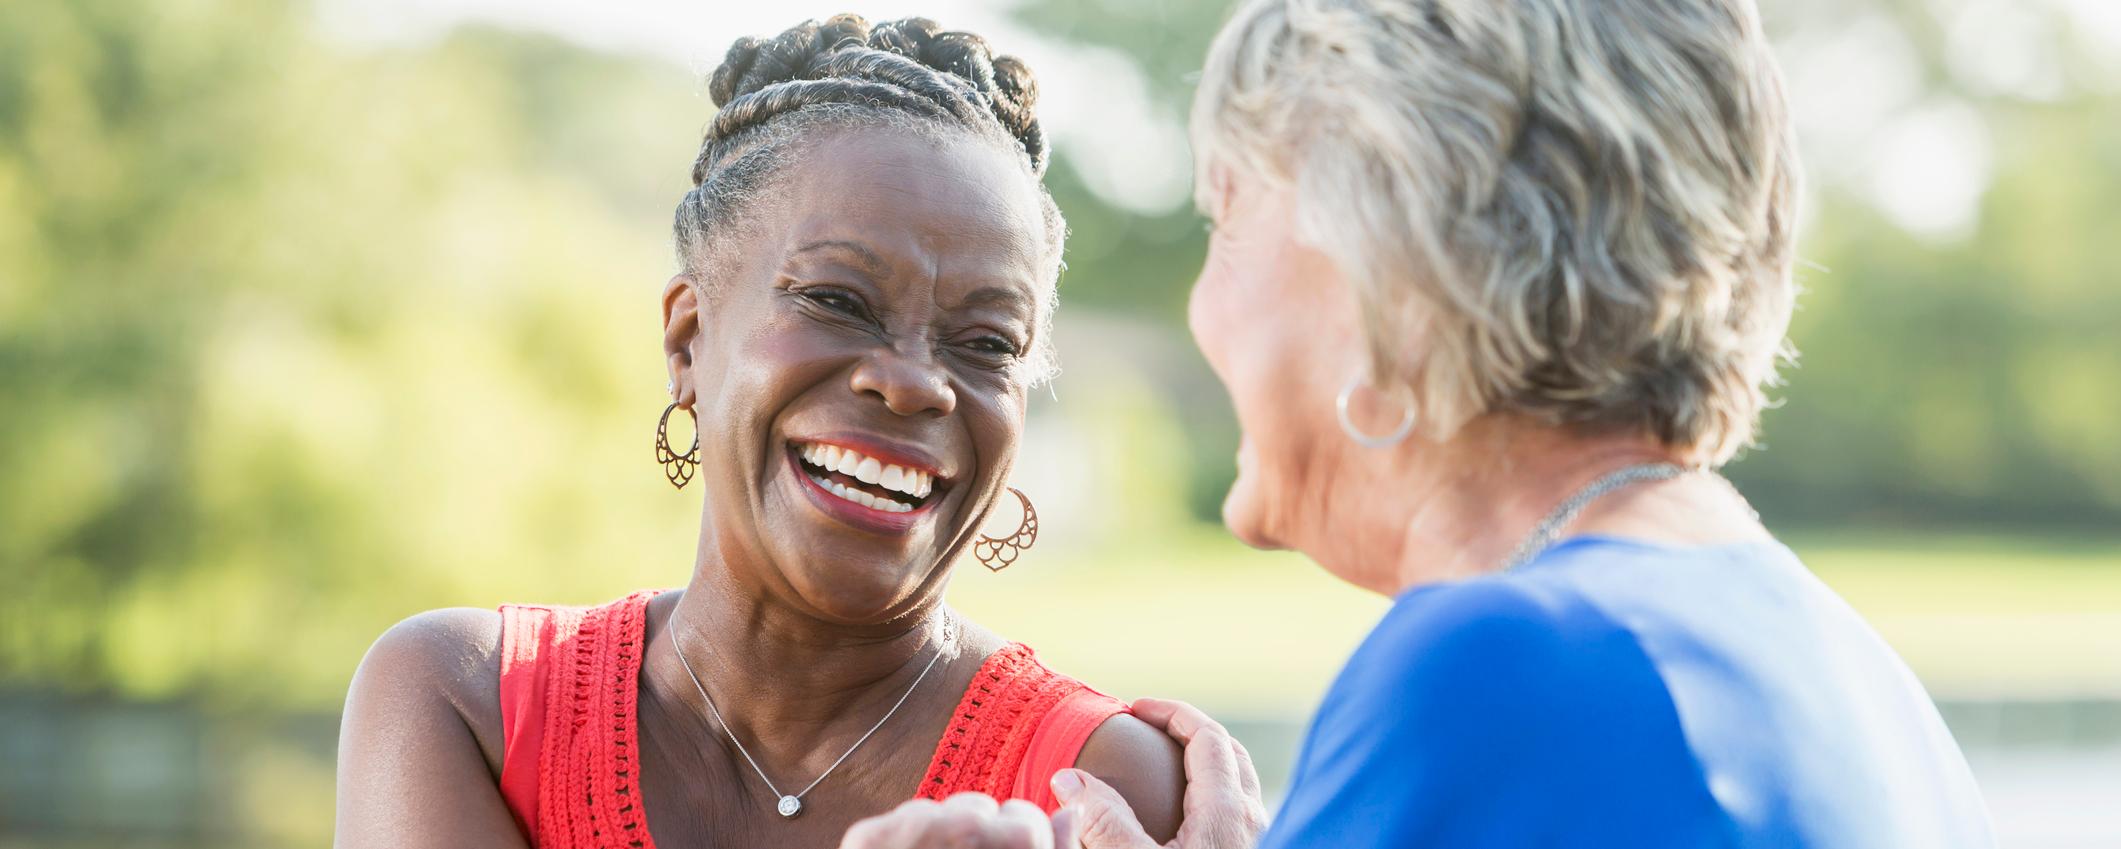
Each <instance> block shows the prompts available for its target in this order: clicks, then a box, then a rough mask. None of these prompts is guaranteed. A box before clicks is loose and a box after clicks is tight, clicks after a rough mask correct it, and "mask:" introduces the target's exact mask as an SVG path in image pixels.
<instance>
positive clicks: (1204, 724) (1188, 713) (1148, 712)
mask: <svg viewBox="0 0 2121 849" xmlns="http://www.w3.org/2000/svg"><path fill="white" fill-rule="evenodd" d="M1128 709H1129V710H1130V711H1131V712H1132V713H1133V714H1134V716H1135V718H1137V719H1140V720H1141V721H1143V722H1146V723H1149V724H1150V725H1154V726H1156V727H1157V728H1160V729H1163V732H1164V733H1165V734H1169V735H1171V736H1172V737H1174V738H1177V740H1178V742H1180V743H1191V742H1193V738H1194V737H1195V736H1196V735H1198V734H1200V733H1201V732H1202V731H1204V730H1207V729H1211V728H1212V729H1214V730H1216V731H1221V732H1223V733H1224V734H1228V733H1229V731H1228V730H1227V729H1225V728H1223V725H1222V723H1220V722H1216V721H1215V718H1214V717H1211V716H1209V715H1207V714H1206V713H1203V712H1202V711H1201V709H1200V708H1197V707H1194V706H1192V705H1189V704H1186V703H1185V702H1180V701H1172V700H1170V699H1135V700H1134V703H1133V704H1131V705H1128Z"/></svg>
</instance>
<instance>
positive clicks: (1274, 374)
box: [1187, 180, 1391, 562]
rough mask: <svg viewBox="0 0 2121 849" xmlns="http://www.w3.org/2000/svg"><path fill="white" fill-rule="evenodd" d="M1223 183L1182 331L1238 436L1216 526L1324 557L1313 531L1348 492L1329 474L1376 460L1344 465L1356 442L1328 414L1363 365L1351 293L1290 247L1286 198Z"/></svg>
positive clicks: (1325, 262)
mask: <svg viewBox="0 0 2121 849" xmlns="http://www.w3.org/2000/svg"><path fill="white" fill-rule="evenodd" d="M1222 185H1223V186H1224V188H1223V189H1222V190H1221V191H1219V192H1218V193H1216V194H1217V196H1216V198H1215V199H1214V201H1213V202H1212V203H1211V204H1210V206H1211V208H1210V209H1208V210H1207V212H1208V214H1209V216H1210V217H1211V218H1212V219H1213V221H1214V232H1213V235H1212V236H1211V237H1210V239H1209V240H1208V256H1207V259H1206V261H1205V262H1204V263H1203V264H1202V266H1201V272H1200V277H1199V279H1197V280H1195V281H1194V284H1193V292H1192V295H1191V297H1190V299H1189V301H1188V304H1187V323H1188V324H1189V325H1190V327H1191V329H1192V331H1193V338H1194V342H1195V343H1196V344H1198V345H1199V346H1200V350H1201V353H1202V354H1203V355H1204V356H1205V357H1206V358H1207V360H1208V365H1209V367H1210V368H1212V369H1214V371H1215V375H1216V377H1218V378H1220V379H1221V380H1222V383H1223V386H1224V388H1226V389H1228V390H1229V392H1230V400H1231V403H1232V406H1233V407H1235V408H1236V412H1237V421H1238V426H1239V427H1240V428H1241V429H1242V431H1243V434H1244V436H1243V441H1242V442H1241V443H1240V444H1239V448H1238V455H1237V480H1236V481H1235V482H1234V483H1232V484H1231V487H1230V493H1229V495H1228V496H1227V497H1226V498H1225V499H1224V501H1223V523H1224V524H1225V525H1227V526H1229V528H1230V532H1231V533H1233V534H1235V535H1237V537H1238V539H1241V540H1244V541H1245V542H1246V543H1247V544H1250V545H1253V546H1256V547H1261V548H1296V549H1301V550H1303V551H1305V552H1307V553H1311V554H1313V555H1314V557H1316V556H1320V555H1321V554H1323V553H1324V551H1325V549H1324V547H1323V542H1324V541H1323V540H1320V539H1316V538H1313V537H1314V536H1315V535H1314V534H1312V533H1311V532H1312V531H1316V530H1318V529H1321V528H1323V527H1325V523H1324V522H1323V517H1324V516H1325V514H1326V513H1327V511H1328V510H1329V509H1330V508H1331V505H1330V504H1329V500H1330V498H1331V496H1332V494H1333V493H1334V492H1335V491H1336V487H1337V486H1340V485H1342V484H1345V483H1347V481H1345V480H1342V481H1336V477H1337V476H1341V475H1344V474H1346V473H1348V472H1349V471H1350V470H1352V469H1359V468H1362V467H1363V466H1362V464H1364V463H1371V462H1374V458H1361V457H1351V456H1350V453H1351V447H1352V445H1353V443H1351V442H1350V441H1349V440H1348V439H1347V437H1346V436H1345V435H1343V434H1342V433H1341V432H1340V431H1339V429H1338V426H1337V425H1336V424H1335V419H1334V412H1333V404H1334V396H1335V393H1337V392H1338V391H1339V389H1340V387H1341V386H1342V385H1343V384H1345V383H1346V382H1347V380H1348V378H1349V376H1350V375H1351V374H1354V373H1355V370H1356V368H1357V367H1358V363H1359V362H1360V361H1361V360H1360V354H1359V351H1358V344H1359V340H1360V339H1361V338H1362V328H1361V326H1360V323H1359V322H1358V321H1357V315H1358V313H1357V306H1356V302H1355V298H1354V294H1353V290H1352V289H1351V288H1350V287H1349V286H1348V284H1347V282H1346V280H1345V279H1344V278H1343V276H1342V275H1341V273H1340V271H1339V270H1338V269H1337V268H1336V267H1335V266H1334V265H1333V263H1332V261H1331V260H1330V259H1328V258H1327V257H1326V256H1325V255H1324V254H1322V253H1320V252H1319V251H1318V250H1316V249H1314V248H1311V247H1309V246H1307V245H1304V244H1303V243H1301V242H1299V241H1298V240H1297V239H1296V237H1295V232H1296V224H1295V221H1294V218H1293V214H1292V211H1293V210H1294V209H1295V205H1296V204H1295V198H1294V196H1293V195H1292V194H1290V193H1289V191H1288V190H1287V189H1282V188H1276V187H1272V186H1270V185H1268V184H1266V183H1264V182H1256V181H1255V182H1245V183H1241V184H1240V183H1231V182H1229V181H1227V180H1225V181H1223V183H1222ZM1361 412H1365V411H1358V414H1360V413H1361ZM1365 424H1366V426H1370V427H1372V428H1373V429H1374V430H1376V431H1378V432H1384V431H1387V430H1389V429H1390V427H1391V425H1390V424H1389V423H1387V424H1384V425H1381V426H1378V425H1368V422H1367V420H1366V419H1365ZM1322 562H1323V561H1322Z"/></svg>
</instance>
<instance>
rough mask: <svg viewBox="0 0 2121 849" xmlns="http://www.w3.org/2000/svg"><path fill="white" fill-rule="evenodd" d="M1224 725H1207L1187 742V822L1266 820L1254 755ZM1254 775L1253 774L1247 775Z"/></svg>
mask: <svg viewBox="0 0 2121 849" xmlns="http://www.w3.org/2000/svg"><path fill="white" fill-rule="evenodd" d="M1241 751H1242V748H1241V747H1240V746H1239V745H1238V744H1237V740H1236V739H1235V738H1233V737H1231V736H1230V735H1229V734H1228V733H1226V732H1224V731H1222V730H1221V729H1203V730H1202V731H1201V732H1200V733H1199V734H1197V735H1195V736H1194V738H1193V742H1191V743H1187V744H1186V755H1185V757H1186V796H1185V800H1184V802H1183V803H1182V807H1181V809H1182V810H1183V811H1184V813H1185V818H1186V821H1187V822H1207V823H1231V824H1243V823H1251V822H1256V821H1263V820H1264V818H1265V806H1264V804H1263V803H1261V801H1260V798H1259V790H1258V789H1257V787H1258V783H1259V777H1258V774H1257V773H1256V772H1254V771H1253V769H1252V767H1251V763H1250V761H1251V758H1250V757H1249V756H1246V755H1241V754H1240V752H1241ZM1247 775H1250V776H1251V778H1250V779H1249V781H1248V779H1247V778H1246V776H1247Z"/></svg>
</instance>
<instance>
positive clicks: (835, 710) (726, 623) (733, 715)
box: [644, 532, 964, 793]
mask: <svg viewBox="0 0 2121 849" xmlns="http://www.w3.org/2000/svg"><path fill="white" fill-rule="evenodd" d="M713 540H714V535H713V534H712V533H711V532H710V533H706V534H703V535H702V540H701V547H700V553H699V556H698V560H697V562H696V565H695V567H694V569H693V576H692V580H691V581H690V582H689V583H688V584H687V585H686V588H685V592H684V594H683V595H682V596H681V597H680V598H678V599H677V602H676V604H675V605H674V606H673V607H672V608H671V610H670V614H669V616H668V617H667V619H665V620H664V622H663V623H662V624H663V627H662V628H661V629H660V632H656V631H651V638H652V640H653V642H652V644H651V645H650V646H649V647H648V656H647V663H648V667H647V668H646V669H644V674H646V675H650V676H651V680H650V682H649V686H650V687H651V688H652V689H653V690H654V693H655V697H656V698H657V699H658V700H659V701H664V702H666V703H668V704H672V705H675V706H678V709H679V710H682V711H684V712H687V713H691V714H693V715H696V716H698V717H700V718H701V719H702V720H703V722H705V723H713V719H712V716H711V714H712V713H719V714H720V716H721V720H722V722H721V724H725V725H726V727H727V730H728V731H729V732H731V733H734V734H735V735H737V736H738V737H739V738H740V739H741V740H742V741H743V745H744V746H745V747H746V748H748V749H749V750H750V752H751V754H752V755H753V756H755V757H757V758H758V759H759V760H760V762H761V763H762V764H764V765H766V768H767V769H769V770H771V771H777V772H778V773H779V774H775V775H774V776H773V778H774V780H775V781H777V782H781V783H783V784H787V783H794V784H795V786H794V787H783V788H782V790H783V791H784V792H790V793H792V792H795V791H796V790H798V789H801V787H802V784H803V783H807V782H808V781H809V779H811V778H814V777H816V775H817V773H818V772H819V771H820V770H822V769H823V768H824V766H825V765H826V764H829V763H830V762H831V761H832V760H833V759H834V758H837V757H838V756H839V755H840V754H841V752H843V751H845V749H846V747H847V746H848V745H851V744H852V743H853V742H854V740H855V739H857V738H858V737H859V735H861V734H862V733H863V732H865V731H867V730H868V729H869V727H870V726H871V725H874V724H875V723H876V722H877V720H879V719H882V718H883V717H884V716H885V714H886V713H887V712H889V711H891V710H892V707H893V705H894V704H896V703H898V702H899V699H900V697H901V696H904V695H906V694H907V692H908V689H909V688H910V687H911V686H912V685H913V684H914V682H915V680H916V679H919V680H920V683H921V687H920V690H921V692H914V693H913V694H912V696H911V697H910V698H908V699H907V702H906V705H907V706H906V707H905V708H904V709H902V711H901V712H902V713H903V712H905V711H908V710H913V709H914V707H915V706H916V704H917V703H926V702H929V701H933V700H934V699H937V698H948V699H951V700H954V699H955V698H956V696H957V695H958V693H956V692H954V691H951V690H950V688H949V687H948V686H947V685H946V684H944V683H943V682H945V681H947V680H949V679H950V678H951V677H952V676H951V675H949V674H946V673H948V672H949V668H950V667H951V665H952V663H951V661H952V660H953V659H954V658H957V657H960V656H962V655H963V652H962V646H963V642H964V641H963V640H962V639H951V631H952V630H953V629H955V628H956V627H957V626H956V623H955V620H956V616H955V614H952V613H950V612H949V611H948V610H947V609H945V608H944V607H943V606H942V605H941V603H940V592H936V593H934V594H933V595H932V597H931V598H929V599H927V600H925V601H923V602H921V603H919V604H918V605H916V606H915V607H914V608H912V609H911V610H909V611H907V612H906V613H905V614H903V615H900V616H896V617H894V618H893V619H892V620H891V621H889V622H885V623H879V624H845V623H836V622H831V621H827V620H825V619H822V618H819V617H817V616H815V615H812V614H810V613H807V612H805V611H802V610H799V609H796V608H795V607H794V606H792V605H790V604H788V603H786V602H784V601H781V600H779V599H778V598H777V596H776V594H775V593H774V592H773V591H772V589H771V588H768V587H765V586H761V585H760V584H759V583H758V582H757V581H756V580H755V579H752V578H748V577H744V576H751V575H758V574H767V573H765V572H761V571H757V570H750V569H743V568H736V567H735V566H734V565H733V562H732V561H730V560H728V559H726V557H727V553H725V552H722V551H720V550H719V547H717V546H716V545H715V544H714V541H713ZM673 638H674V639H673ZM678 651H682V652H683V657H682V659H681V658H680V657H679V655H678V653H677V652H678ZM939 655H946V656H942V657H941V660H940V661H939V662H937V663H936V664H935V668H934V669H932V670H928V669H927V667H928V666H929V664H930V661H933V660H936V659H937V658H938V656H939ZM687 664H689V665H690V670H689V672H688V670H687V669H686V666H687ZM923 671H927V672H928V675H927V677H926V678H920V676H921V674H922V673H923ZM695 677H697V679H698V684H697V685H695V683H694V678H695ZM703 689H704V690H705V691H706V694H705V697H704V698H703V696H702V694H701V692H700V691H701V690H703ZM937 694H941V695H940V696H938V695H937ZM710 698H711V700H712V704H713V706H714V710H713V711H712V712H710V711H709V710H708V708H707V704H708V699H710ZM903 718H904V717H898V718H897V719H903ZM896 721H897V720H896V719H895V720H894V723H895V722H896ZM699 727H702V728H704V727H706V726H705V725H704V724H703V725H702V726H699ZM896 730H897V729H895V728H894V727H893V724H888V723H887V724H886V726H885V727H884V728H883V729H880V730H879V731H878V732H877V733H878V736H879V737H880V738H882V739H880V740H876V741H871V742H869V743H868V744H867V745H869V746H886V745H889V740H890V739H891V738H892V737H893V736H894V733H895V731H896ZM714 733H720V732H719V731H716V732H714ZM798 778H800V779H801V781H797V779H798Z"/></svg>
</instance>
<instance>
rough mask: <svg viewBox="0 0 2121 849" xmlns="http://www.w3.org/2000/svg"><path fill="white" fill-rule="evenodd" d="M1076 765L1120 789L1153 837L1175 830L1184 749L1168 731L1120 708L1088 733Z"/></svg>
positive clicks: (1159, 838) (1162, 838) (1160, 839)
mask: <svg viewBox="0 0 2121 849" xmlns="http://www.w3.org/2000/svg"><path fill="white" fill-rule="evenodd" d="M1075 768H1076V769H1080V770H1082V771H1084V772H1087V773H1090V774H1091V775H1094V776H1097V777H1098V778H1099V779H1100V780H1102V781H1104V782H1105V783H1106V784H1109V785H1111V786H1112V789H1114V790H1118V791H1119V795H1120V796H1121V797H1122V798H1124V799H1126V800H1127V806H1128V807H1130V808H1132V809H1133V810H1134V816H1135V819H1136V820H1138V821H1140V823H1141V827H1142V831H1144V832H1147V833H1148V835H1149V837H1150V838H1152V839H1154V840H1155V841H1156V842H1158V843H1162V842H1164V841H1167V840H1170V839H1171V838H1172V837H1173V836H1174V835H1176V834H1178V825H1179V820H1180V818H1181V816H1183V814H1182V813H1181V808H1182V800H1183V799H1184V798H1185V795H1186V762H1185V749H1183V748H1182V747H1180V746H1179V744H1178V741H1176V740H1173V739H1171V737H1170V735H1167V734H1165V733H1164V732H1162V731H1159V730H1157V729H1156V728H1155V727H1154V726H1152V725H1150V724H1149V723H1146V722H1143V721H1142V720H1140V719H1138V718H1136V717H1134V716H1133V715H1131V714H1124V713H1123V714H1120V715H1118V716H1115V717H1112V718H1111V719H1108V720H1105V724H1103V725H1100V726H1098V727H1097V730H1096V731H1093V732H1091V733H1090V739H1089V740H1088V741H1086V742H1085V743H1084V744H1083V750H1082V752H1081V753H1080V754H1078V755H1076V758H1075Z"/></svg>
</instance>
